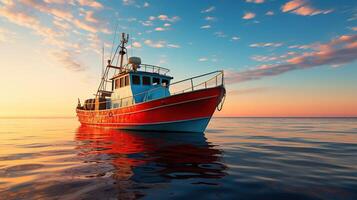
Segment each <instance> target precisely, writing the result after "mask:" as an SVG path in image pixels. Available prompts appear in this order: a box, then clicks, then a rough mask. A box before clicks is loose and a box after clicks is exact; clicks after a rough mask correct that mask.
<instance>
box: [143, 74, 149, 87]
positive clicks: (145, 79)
mask: <svg viewBox="0 0 357 200" xmlns="http://www.w3.org/2000/svg"><path fill="white" fill-rule="evenodd" d="M143 85H151V78H150V77H149V76H143Z"/></svg>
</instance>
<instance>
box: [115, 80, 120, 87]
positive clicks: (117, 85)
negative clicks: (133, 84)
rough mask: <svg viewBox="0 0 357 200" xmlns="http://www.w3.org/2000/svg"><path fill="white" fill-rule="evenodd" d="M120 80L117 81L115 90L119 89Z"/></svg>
mask: <svg viewBox="0 0 357 200" xmlns="http://www.w3.org/2000/svg"><path fill="white" fill-rule="evenodd" d="M119 82H120V80H119V79H115V89H118V88H119V86H120V84H119Z"/></svg>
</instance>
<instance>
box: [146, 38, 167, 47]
mask: <svg viewBox="0 0 357 200" xmlns="http://www.w3.org/2000/svg"><path fill="white" fill-rule="evenodd" d="M144 44H146V45H148V46H149V47H153V48H164V47H165V46H166V41H162V40H160V41H157V42H154V41H152V40H145V41H144Z"/></svg>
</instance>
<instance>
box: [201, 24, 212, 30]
mask: <svg viewBox="0 0 357 200" xmlns="http://www.w3.org/2000/svg"><path fill="white" fill-rule="evenodd" d="M209 28H211V25H203V26H201V27H200V29H209Z"/></svg>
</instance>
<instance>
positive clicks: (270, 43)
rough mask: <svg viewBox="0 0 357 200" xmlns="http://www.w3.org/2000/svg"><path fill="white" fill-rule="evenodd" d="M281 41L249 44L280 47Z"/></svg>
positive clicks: (251, 45) (252, 45)
mask: <svg viewBox="0 0 357 200" xmlns="http://www.w3.org/2000/svg"><path fill="white" fill-rule="evenodd" d="M282 45H283V44H282V43H274V42H268V43H254V44H250V45H249V46H250V47H280V46H282Z"/></svg>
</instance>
